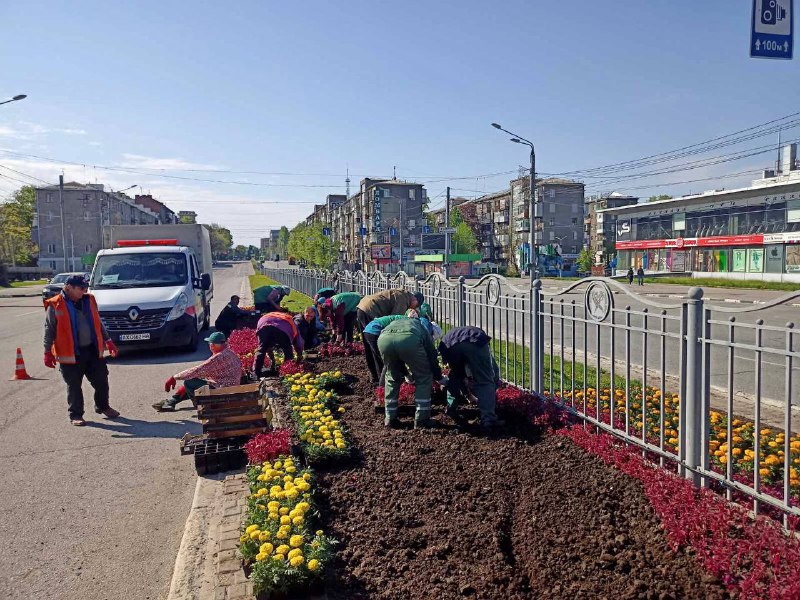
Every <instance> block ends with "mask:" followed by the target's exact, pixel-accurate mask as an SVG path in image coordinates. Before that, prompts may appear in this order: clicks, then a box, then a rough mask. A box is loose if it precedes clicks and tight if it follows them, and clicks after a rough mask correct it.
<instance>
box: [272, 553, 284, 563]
mask: <svg viewBox="0 0 800 600" xmlns="http://www.w3.org/2000/svg"><path fill="white" fill-rule="evenodd" d="M272 560H274V561H278V562H283V561H284V560H286V557H285V556H284V555H283V554H276V555H275V556H273V557H272Z"/></svg>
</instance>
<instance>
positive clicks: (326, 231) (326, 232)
mask: <svg viewBox="0 0 800 600" xmlns="http://www.w3.org/2000/svg"><path fill="white" fill-rule="evenodd" d="M322 235H327V236H328V237H330V235H331V228H330V227H323V228H322Z"/></svg>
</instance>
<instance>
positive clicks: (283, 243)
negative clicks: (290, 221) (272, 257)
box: [278, 225, 289, 258]
mask: <svg viewBox="0 0 800 600" xmlns="http://www.w3.org/2000/svg"><path fill="white" fill-rule="evenodd" d="M288 252H289V228H288V227H286V225H284V226H283V227H281V228H280V230H279V231H278V254H280V255H281V258H286V254H287V253H288Z"/></svg>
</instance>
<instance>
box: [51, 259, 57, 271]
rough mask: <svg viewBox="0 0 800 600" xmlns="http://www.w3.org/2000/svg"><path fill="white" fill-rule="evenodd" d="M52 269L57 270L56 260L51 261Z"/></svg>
mask: <svg viewBox="0 0 800 600" xmlns="http://www.w3.org/2000/svg"><path fill="white" fill-rule="evenodd" d="M50 268H51V269H53V271H55V270H56V261H54V260H51V261H50Z"/></svg>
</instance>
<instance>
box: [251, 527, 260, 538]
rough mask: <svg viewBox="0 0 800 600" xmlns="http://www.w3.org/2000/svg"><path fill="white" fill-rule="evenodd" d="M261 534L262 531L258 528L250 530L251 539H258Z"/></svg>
mask: <svg viewBox="0 0 800 600" xmlns="http://www.w3.org/2000/svg"><path fill="white" fill-rule="evenodd" d="M260 535H261V531H259V530H258V529H254V530H253V531H251V532H250V539H251V540H257V539H258V537H259V536H260Z"/></svg>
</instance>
